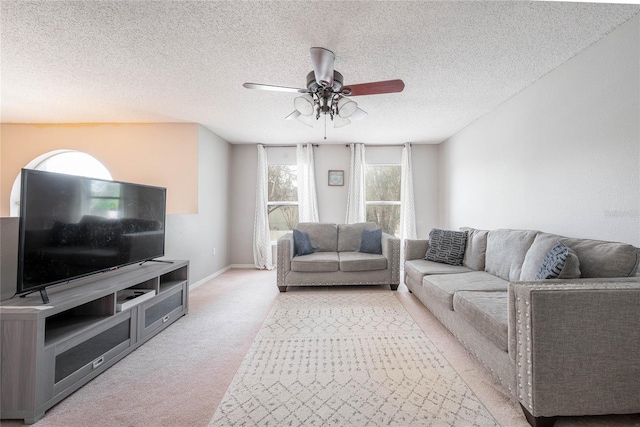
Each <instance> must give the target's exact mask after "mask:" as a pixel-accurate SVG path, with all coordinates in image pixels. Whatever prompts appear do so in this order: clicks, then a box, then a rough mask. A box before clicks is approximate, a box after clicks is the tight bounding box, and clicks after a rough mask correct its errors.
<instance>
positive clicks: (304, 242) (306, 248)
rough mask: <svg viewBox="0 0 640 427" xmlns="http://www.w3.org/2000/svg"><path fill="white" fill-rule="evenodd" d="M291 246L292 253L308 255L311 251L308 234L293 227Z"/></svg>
mask: <svg viewBox="0 0 640 427" xmlns="http://www.w3.org/2000/svg"><path fill="white" fill-rule="evenodd" d="M293 247H294V252H293V253H294V255H309V254H312V253H313V247H311V241H309V235H308V234H307V233H305V232H304V231H300V230H297V229H295V228H294V229H293Z"/></svg>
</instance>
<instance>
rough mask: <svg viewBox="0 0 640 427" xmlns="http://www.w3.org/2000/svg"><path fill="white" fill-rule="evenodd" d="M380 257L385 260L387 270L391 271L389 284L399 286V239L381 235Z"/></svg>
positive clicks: (384, 234) (385, 234)
mask: <svg viewBox="0 0 640 427" xmlns="http://www.w3.org/2000/svg"><path fill="white" fill-rule="evenodd" d="M382 255H383V256H384V257H385V258H386V259H387V268H388V269H390V270H391V283H389V284H390V285H399V284H400V239H399V238H397V237H395V236H392V235H390V234H387V233H382ZM394 289H395V288H394Z"/></svg>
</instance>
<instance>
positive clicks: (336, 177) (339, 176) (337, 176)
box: [329, 170, 344, 185]
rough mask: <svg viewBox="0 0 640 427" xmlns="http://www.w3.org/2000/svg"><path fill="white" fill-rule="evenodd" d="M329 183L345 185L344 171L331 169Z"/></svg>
mask: <svg viewBox="0 0 640 427" xmlns="http://www.w3.org/2000/svg"><path fill="white" fill-rule="evenodd" d="M329 185H344V171H338V170H330V171H329Z"/></svg>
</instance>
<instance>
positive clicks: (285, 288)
mask: <svg viewBox="0 0 640 427" xmlns="http://www.w3.org/2000/svg"><path fill="white" fill-rule="evenodd" d="M278 289H280V292H287V287H286V286H278Z"/></svg>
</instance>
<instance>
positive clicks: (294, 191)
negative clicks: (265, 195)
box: [267, 165, 298, 240]
mask: <svg viewBox="0 0 640 427" xmlns="http://www.w3.org/2000/svg"><path fill="white" fill-rule="evenodd" d="M267 185H268V187H269V188H268V191H269V199H268V202H267V210H268V212H269V230H270V231H271V240H278V239H279V238H280V237H282V236H284V235H285V234H287V233H290V232H291V231H292V230H293V229H294V228H296V226H297V225H298V176H297V168H296V166H295V165H269V166H268V183H267Z"/></svg>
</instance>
